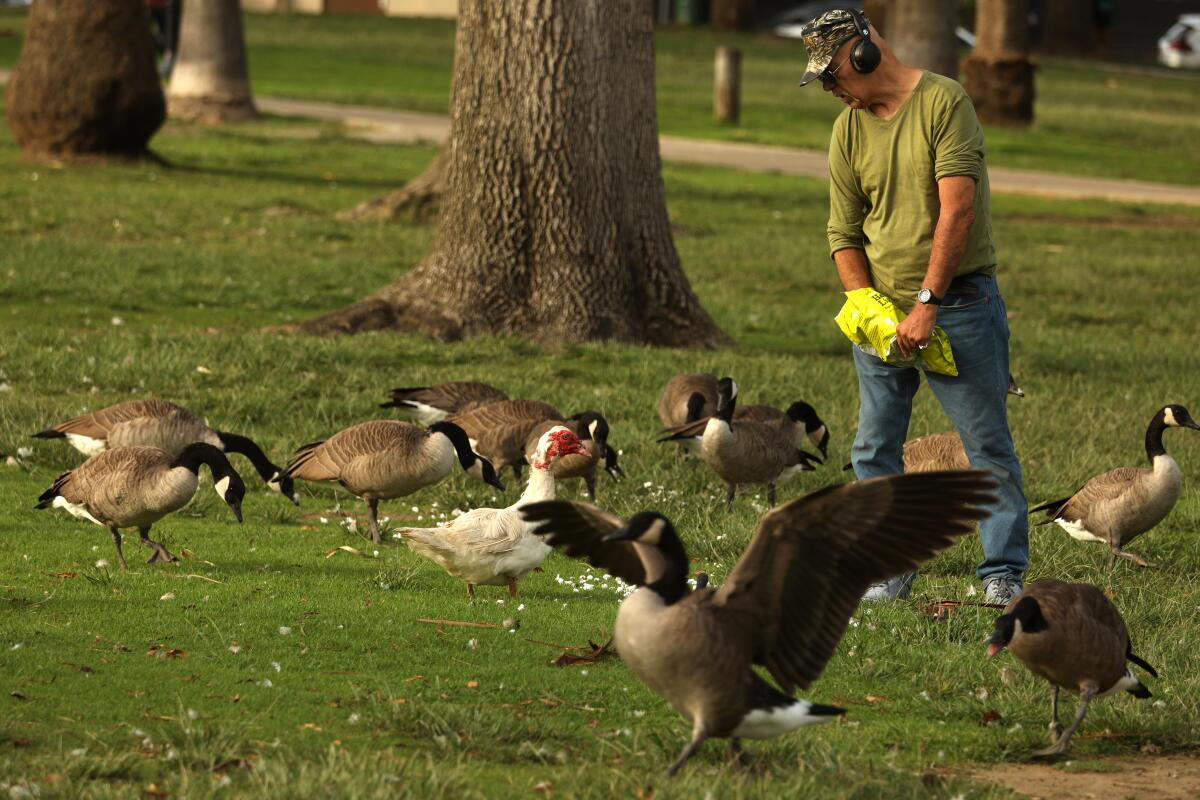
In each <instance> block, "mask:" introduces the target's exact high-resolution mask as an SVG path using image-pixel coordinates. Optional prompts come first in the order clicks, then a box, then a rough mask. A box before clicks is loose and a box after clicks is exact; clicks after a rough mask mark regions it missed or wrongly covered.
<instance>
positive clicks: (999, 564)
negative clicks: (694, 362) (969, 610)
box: [801, 9, 1029, 603]
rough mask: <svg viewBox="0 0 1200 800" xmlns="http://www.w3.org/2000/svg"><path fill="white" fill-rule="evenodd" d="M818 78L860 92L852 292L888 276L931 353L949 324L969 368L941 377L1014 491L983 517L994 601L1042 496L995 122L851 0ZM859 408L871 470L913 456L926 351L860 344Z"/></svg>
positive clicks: (971, 438) (840, 163)
mask: <svg viewBox="0 0 1200 800" xmlns="http://www.w3.org/2000/svg"><path fill="white" fill-rule="evenodd" d="M803 39H804V44H805V46H806V47H807V48H808V53H809V61H808V69H807V71H806V72H805V74H804V78H803V79H802V80H801V85H802V86H803V85H805V84H807V83H809V82H811V81H813V80H819V81H820V82H821V85H822V87H823V88H824V89H825V91H827V92H829V93H830V94H831V95H832V96H833V97H835V98H837V99H838V100H840V101H842V102H843V103H845V104H846V106H848V108H847V109H846V110H844V111H843V112H842V113H841V115H840V116H839V117H838V118H837V121H836V122H835V123H834V125H833V136H832V138H831V140H830V144H829V172H830V177H831V183H830V191H829V195H830V203H829V206H830V211H829V225H828V234H829V248H830V253H831V254H832V257H833V260H834V263H835V264H836V265H837V271H838V277H839V278H840V279H841V282H842V285H843V286H844V287H845V289H846V291H851V290H853V289H860V288H863V287H873V288H875V289H876V290H878V291H879V292H882V293H883V294H885V295H887V296H889V297H891V298H892V299H893V300H895V301H896V303H897V305H898V306H899V307H900V308H902V309H904V311H905V312H906V313H907V314H908V316H907V317H906V318H905V319H904V321H903V322H901V323H900V325H899V326H898V327H897V329H896V342H897V345H898V347H899V349H900V351H901V353H902V355H904V356H906V357H907V356H915V355H917V353H918V351H919V350H921V349H923V348H924V347H925V346H926V345H927V344H928V343H929V340H930V337H931V335H932V333H933V329H934V326H935V325H939V326H941V327H942V329H943V330H945V332H946V334H947V336H948V337H949V339H950V347H951V349H952V350H953V353H954V359H955V361H956V363H957V365H958V370H959V374H958V376H956V377H949V376H945V375H939V374H936V373H933V372H926V373H925V379H926V381H928V382H929V386H930V388H931V389H932V390H933V392H934V394H935V395H936V396H937V399H938V402H939V403H941V406H942V409H943V410H944V411H945V412H946V415H947V416H948V417H950V420H951V421H952V422H953V423H954V427H955V428H956V429H957V430H958V433H959V435H960V436H961V437H962V441H963V447H964V449H965V450H966V453H967V457H968V458H969V460H970V462H971V465H972V466H973V467H976V468H979V469H987V470H989V471H991V472H992V473H994V474H995V475H996V476H997V478H999V480H1000V492H999V495H1000V496H999V502H998V503H997V504H996V507H995V509H994V510H993V513H992V514H991V515H990V516H989V517H988V518H987V519H986V520H985V521H984V522H983V523H982V524H981V525H980V529H979V534H980V538H981V539H982V541H983V552H984V560H983V562H982V563H981V564H980V565H979V567H978V569H977V574H978V576H979V578H980V580H982V581H983V585H984V593H985V595H986V598H987V600H988V602H993V603H1007V602H1008V601H1009V600H1010V599H1012V597H1014V596H1015V595H1016V594H1018V593H1019V592H1020V591H1021V588H1022V583H1021V576H1022V574H1023V573H1024V571H1025V566H1026V563H1027V560H1028V550H1029V526H1028V521H1027V519H1026V514H1027V506H1026V502H1025V494H1024V491H1023V489H1022V486H1021V467H1020V464H1018V462H1017V456H1016V451H1015V449H1014V447H1013V441H1012V434H1011V433H1010V432H1009V429H1008V416H1007V410H1006V392H1007V388H1008V378H1009V372H1008V336H1009V331H1008V318H1007V312H1006V310H1005V307H1004V300H1003V299H1002V298H1001V296H1000V292H999V289H998V288H997V286H996V279H995V275H996V254H995V250H994V248H993V246H992V226H991V217H990V208H989V206H990V192H989V189H988V174H987V168H986V166H985V165H984V143H983V131H982V129H981V128H980V125H979V121H978V119H977V118H976V116H975V109H974V108H973V107H972V105H971V101H970V98H968V97H967V95H966V93H965V92H964V91H963V89H962V87H961V86H959V84H958V83H956V82H955V81H953V80H950V79H949V78H945V77H942V76H940V75H936V74H933V73H930V72H924V71H922V70H918V69H914V68H912V67H909V66H906V65H905V64H903V63H901V62H900V61H899V60H897V58H896V56H895V54H894V53H893V52H892V51H891V50H890V49H889V47H888V45H887V43H886V42H884V41H883V40H882V39H880V38H879V36H878V34H877V33H876V32H875V31H874V30H873V29H871V28H870V23H869V22H868V21H867V20H866V18H865V17H864V16H863V15H862V14H861V13H858V12H855V11H848V10H841V9H835V10H833V11H828V12H826V13H824V14H822V15H821V16H820V17H818V18H817V19H815V20H813V21H812V22H810V23H809V24H808V25H806V26H805V28H804V32H803ZM854 364H855V368H856V369H857V371H858V385H859V403H860V408H859V421H858V435H857V437H856V438H855V441H854V450H853V454H852V462H853V464H854V471H855V473H856V474H857V475H858V477H859V478H870V477H875V476H878V475H891V474H895V473H898V472H901V471H902V470H903V462H902V452H903V444H904V440H905V439H906V438H907V436H908V422H909V418H910V417H911V415H912V399H913V395H915V394H916V392H917V389H918V388H919V386H920V381H921V378H920V371H918V368H917V367H915V366H894V365H892V364H888V363H885V362H884V361H882V360H881V359H879V358H877V357H875V356H872V355H868V354H866V353H863V352H861V351H859V350H858V349H857V348H854ZM912 579H913V575H911V574H910V575H907V576H903V577H901V578H898V579H894V580H893V581H891V582H889V583H887V584H880V585H879V586H876V587H873V588H872V589H871V591H869V592H868V593H867V595H866V597H867V598H869V599H884V598H897V597H905V596H907V594H908V591H909V588H910V587H911V585H912Z"/></svg>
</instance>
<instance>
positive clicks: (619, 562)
mask: <svg viewBox="0 0 1200 800" xmlns="http://www.w3.org/2000/svg"><path fill="white" fill-rule="evenodd" d="M521 516H523V517H524V518H525V521H526V522H533V523H539V524H538V525H537V527H535V528H534V529H533V532H534V533H535V534H539V535H541V536H542V537H543V538H544V539H545V542H546V544H548V545H550V546H551V547H553V548H555V549H556V550H561V551H562V552H563V554H564V555H567V556H569V557H571V558H578V559H581V560H583V561H586V562H588V563H589V564H591V565H592V566H593V567H597V568H599V569H602V570H604V571H605V572H607V573H609V574H610V575H615V576H617V577H618V578H620V579H621V580H623V581H625V582H626V583H628V584H632V585H634V586H640V585H641V584H643V583H645V581H646V571H645V568H644V567H643V566H642V560H641V559H640V558H639V557H638V554H637V551H636V549H635V548H634V545H633V543H632V542H628V541H617V542H605V541H603V539H604V537H605V536H608V535H609V534H610V533H612V532H614V531H616V530H618V529H620V528H622V527H624V525H625V520H623V519H621V518H620V517H618V516H617V515H616V514H610V513H608V512H607V511H602V510H600V509H599V508H596V507H595V506H593V505H590V504H588V503H576V502H571V501H567V500H546V501H542V502H539V503H529V504H527V505H524V506H522V507H521Z"/></svg>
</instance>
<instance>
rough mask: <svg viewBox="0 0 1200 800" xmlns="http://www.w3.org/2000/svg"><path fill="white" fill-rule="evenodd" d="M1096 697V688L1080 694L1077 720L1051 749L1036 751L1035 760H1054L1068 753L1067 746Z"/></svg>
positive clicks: (1089, 687)
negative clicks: (1055, 757)
mask: <svg viewBox="0 0 1200 800" xmlns="http://www.w3.org/2000/svg"><path fill="white" fill-rule="evenodd" d="M1095 696H1096V687H1095V686H1087V687H1085V688H1084V689H1083V691H1081V692H1080V693H1079V710H1078V711H1076V712H1075V719H1074V720H1072V721H1071V724H1070V726H1069V727H1068V728H1067V729H1066V730H1065V731H1063V734H1062V736H1060V737H1058V741H1057V742H1055V743H1054V744H1052V745H1050V746H1049V747H1046V748H1043V749H1041V750H1034V751H1033V753H1032V755H1033V757H1034V758H1053V757H1054V756H1061V755H1062V754H1063V753H1065V752H1067V745H1069V744H1070V743H1071V737H1072V736H1073V735H1074V734H1075V730H1076V729H1077V728H1078V727H1079V723H1081V722H1083V717H1084V715H1086V714H1087V710H1088V703H1090V702H1092V698H1093V697H1095Z"/></svg>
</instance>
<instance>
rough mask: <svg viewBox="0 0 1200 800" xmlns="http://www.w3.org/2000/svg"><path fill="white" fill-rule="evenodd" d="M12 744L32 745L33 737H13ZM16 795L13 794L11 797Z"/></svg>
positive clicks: (17, 745)
mask: <svg viewBox="0 0 1200 800" xmlns="http://www.w3.org/2000/svg"><path fill="white" fill-rule="evenodd" d="M12 745H13V747H33V739H13V740H12ZM16 796H17V795H15V794H14V795H13V797H16Z"/></svg>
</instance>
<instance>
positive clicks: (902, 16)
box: [887, 0, 958, 78]
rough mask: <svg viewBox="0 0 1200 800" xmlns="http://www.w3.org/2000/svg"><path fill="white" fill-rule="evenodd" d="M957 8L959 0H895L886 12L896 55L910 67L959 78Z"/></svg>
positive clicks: (889, 39) (889, 38) (891, 42)
mask: <svg viewBox="0 0 1200 800" xmlns="http://www.w3.org/2000/svg"><path fill="white" fill-rule="evenodd" d="M957 9H958V2H957V0H895V2H894V3H892V4H891V7H890V8H889V9H888V12H887V26H888V35H887V40H888V43H889V44H890V45H891V46H892V49H893V50H894V51H895V52H896V56H897V57H898V58H899V59H900V60H901V61H903V62H904V63H905V64H908V65H909V66H911V67H917V68H918V69H927V70H929V71H930V72H936V73H938V74H939V75H945V76H946V77H949V78H957V77H958V41H957V40H956V39H955V38H954V26H955V24H956V22H957V19H958V15H957Z"/></svg>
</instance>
